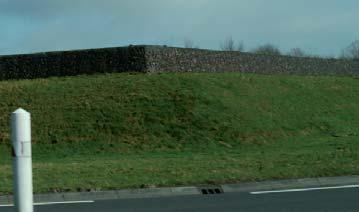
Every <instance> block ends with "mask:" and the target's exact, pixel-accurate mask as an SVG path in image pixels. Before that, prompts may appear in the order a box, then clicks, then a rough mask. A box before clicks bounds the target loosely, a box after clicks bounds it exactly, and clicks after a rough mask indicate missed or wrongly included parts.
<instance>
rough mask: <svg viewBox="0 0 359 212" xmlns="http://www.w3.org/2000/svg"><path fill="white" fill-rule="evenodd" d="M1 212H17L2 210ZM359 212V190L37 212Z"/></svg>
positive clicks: (38, 210)
mask: <svg viewBox="0 0 359 212" xmlns="http://www.w3.org/2000/svg"><path fill="white" fill-rule="evenodd" d="M0 211H1V212H13V211H14V208H13V207H2V208H0ZM48 211H51V212H175V211H176V212H182V211H183V212H202V211H206V212H218V211H221V212H227V211H228V212H231V211H233V212H237V211H244V212H259V211H266V212H272V211H273V212H281V211H290V212H296V211H298V212H299V211H300V212H303V211H306V212H311V211H313V212H321V211H323V212H324V211H325V212H330V211H337V212H357V211H359V188H346V189H333V190H317V191H301V192H289V193H269V194H250V193H226V194H216V195H193V196H183V197H166V198H149V199H127V200H124V199H123V200H104V201H95V202H93V203H77V204H55V205H42V206H35V212H48Z"/></svg>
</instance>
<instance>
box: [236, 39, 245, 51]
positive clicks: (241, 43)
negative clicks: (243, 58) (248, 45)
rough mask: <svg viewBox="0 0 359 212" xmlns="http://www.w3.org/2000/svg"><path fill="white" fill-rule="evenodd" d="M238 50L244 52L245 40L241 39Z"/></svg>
mask: <svg viewBox="0 0 359 212" xmlns="http://www.w3.org/2000/svg"><path fill="white" fill-rule="evenodd" d="M237 51H239V52H243V51H244V43H243V41H240V42H239V43H238V45H237Z"/></svg>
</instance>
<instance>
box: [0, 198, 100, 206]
mask: <svg viewBox="0 0 359 212" xmlns="http://www.w3.org/2000/svg"><path fill="white" fill-rule="evenodd" d="M94 202H95V201H93V200H85V201H65V202H38V203H34V205H35V206H36V205H58V204H80V203H94ZM0 207H14V205H13V204H8V205H0Z"/></svg>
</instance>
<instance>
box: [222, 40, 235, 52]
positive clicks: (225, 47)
mask: <svg viewBox="0 0 359 212" xmlns="http://www.w3.org/2000/svg"><path fill="white" fill-rule="evenodd" d="M234 45H235V44H234V40H233V38H232V37H228V38H227V39H226V40H224V42H223V43H221V46H220V47H221V49H222V51H235V46H234Z"/></svg>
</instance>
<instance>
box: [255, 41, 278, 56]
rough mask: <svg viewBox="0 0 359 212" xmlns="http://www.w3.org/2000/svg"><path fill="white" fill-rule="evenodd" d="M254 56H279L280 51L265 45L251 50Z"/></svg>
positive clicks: (272, 46) (270, 45)
mask: <svg viewBox="0 0 359 212" xmlns="http://www.w3.org/2000/svg"><path fill="white" fill-rule="evenodd" d="M253 52H254V53H256V54H268V55H281V52H280V50H279V49H278V48H277V47H275V46H274V45H272V44H269V43H268V44H265V45H262V46H259V47H257V48H256V49H254V50H253Z"/></svg>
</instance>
